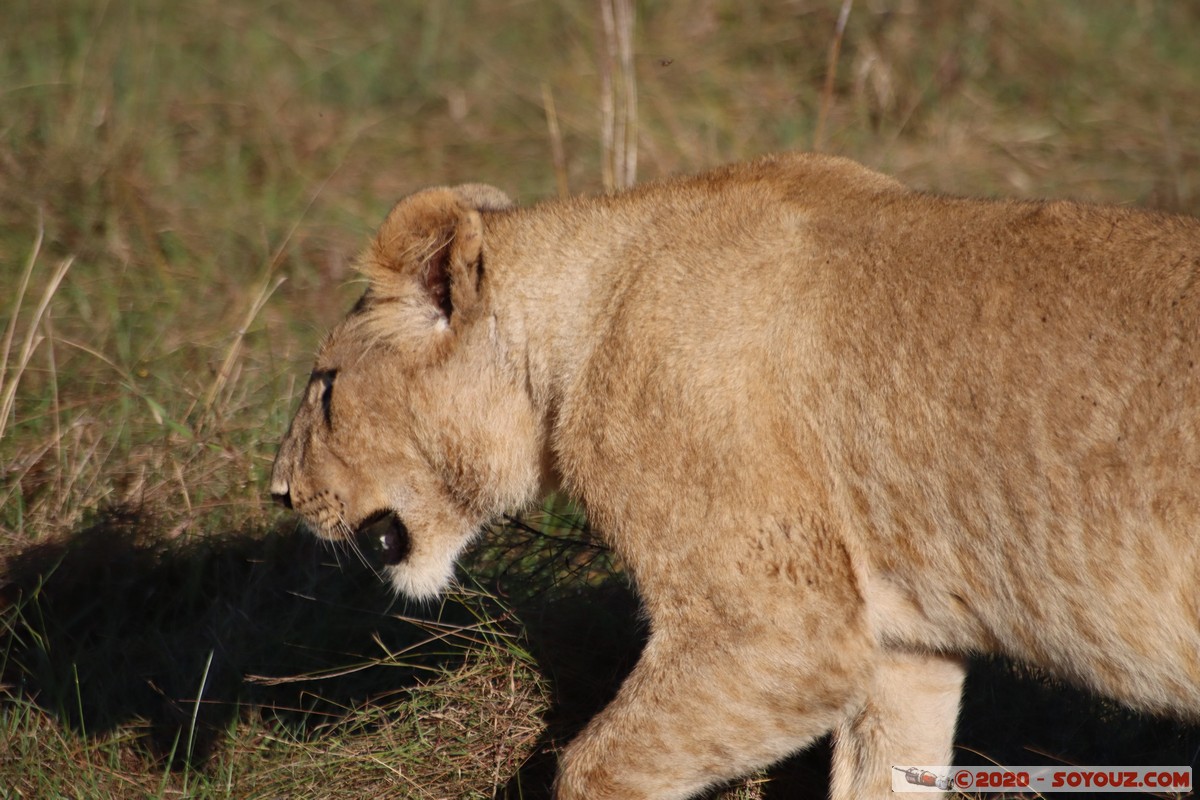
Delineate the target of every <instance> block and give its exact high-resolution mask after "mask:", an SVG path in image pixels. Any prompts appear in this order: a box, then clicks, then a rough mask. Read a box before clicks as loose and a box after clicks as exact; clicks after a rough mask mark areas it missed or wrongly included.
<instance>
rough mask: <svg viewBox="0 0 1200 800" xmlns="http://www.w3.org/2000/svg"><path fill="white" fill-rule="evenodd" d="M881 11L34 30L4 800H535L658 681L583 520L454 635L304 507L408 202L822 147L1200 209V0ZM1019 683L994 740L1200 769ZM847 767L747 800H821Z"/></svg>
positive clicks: (1170, 743)
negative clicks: (306, 414)
mask: <svg viewBox="0 0 1200 800" xmlns="http://www.w3.org/2000/svg"><path fill="white" fill-rule="evenodd" d="M845 7H850V4H848V3H845V2H841V1H840V0H827V1H825V0H811V1H805V0H796V1H795V2H786V3H784V2H780V3H767V4H744V3H735V2H732V0H694V1H693V2H687V3H643V4H630V3H626V2H619V1H618V0H613V1H612V2H605V3H598V4H597V3H592V2H590V1H589V0H560V2H556V3H480V2H468V1H467V0H456V1H455V2H432V1H430V2H416V1H415V0H414V1H413V2H399V3H390V4H378V3H368V2H363V0H351V1H350V2H344V3H339V4H296V3H292V4H275V5H263V4H261V3H253V2H249V0H229V1H228V2H221V3H217V2H201V3H200V4H199V5H197V4H195V3H193V4H173V3H169V2H165V0H131V2H124V3H112V2H102V3H93V2H84V0H50V2H33V0H12V2H8V3H7V4H5V5H4V7H3V9H2V10H0V26H2V27H3V28H4V30H5V33H6V36H5V47H4V48H3V49H0V286H3V287H4V290H5V291H4V292H3V293H2V295H3V296H0V314H3V315H4V316H3V317H0V331H3V339H2V340H0V350H2V354H3V359H2V361H0V557H3V558H4V560H5V567H4V569H5V572H4V577H3V580H0V584H3V593H2V594H0V681H2V682H3V684H4V687H3V693H4V697H5V699H4V700H2V701H0V795H3V796H14V797H44V796H78V795H82V796H113V797H135V796H136V797H144V796H175V795H184V794H186V795H188V796H196V797H206V796H221V797H227V796H236V797H268V796H272V797H273V796H280V795H287V796H310V797H326V796H343V795H351V796H359V795H365V794H368V793H376V794H380V795H385V796H395V795H400V796H409V797H421V798H424V797H459V796H491V795H492V794H493V793H497V794H499V795H503V796H512V797H517V796H530V797H533V796H537V795H538V793H539V791H543V792H544V788H545V784H546V781H547V779H548V778H547V776H548V774H549V770H550V769H551V767H552V756H553V753H554V750H555V747H556V746H557V744H558V743H559V742H560V741H561V740H563V739H564V738H566V737H568V736H569V735H570V733H571V731H572V730H574V729H575V728H577V726H578V725H579V724H580V723H581V722H582V720H584V719H586V718H587V716H588V715H589V714H590V713H592V712H593V711H594V710H595V709H596V708H597V707H599V706H600V705H602V704H603V702H604V701H605V699H606V698H607V697H608V696H609V695H610V694H611V692H612V691H613V689H614V687H615V685H616V682H617V680H618V679H619V676H620V675H621V674H622V673H623V671H624V670H626V669H628V667H629V666H630V664H631V663H632V661H633V659H634V658H635V657H636V653H637V648H638V646H639V634H638V631H637V628H636V624H635V623H633V622H632V620H633V618H634V610H633V607H632V604H631V600H630V597H629V595H628V593H627V592H626V591H625V590H624V589H623V587H622V584H621V581H620V578H619V569H618V568H617V567H616V566H614V565H613V564H611V562H610V559H609V557H608V554H607V553H605V552H604V551H603V549H600V548H596V547H595V546H594V545H592V544H591V543H590V540H589V539H588V538H587V537H586V535H583V534H581V533H580V525H581V523H580V521H579V520H578V519H577V517H576V516H575V515H573V514H571V513H570V512H569V511H567V512H564V511H563V510H561V509H560V510H559V512H560V513H559V514H558V515H556V516H552V517H550V518H548V519H547V520H542V521H539V522H538V525H536V526H535V527H537V528H539V530H541V529H542V528H543V526H542V524H541V523H542V522H544V523H545V530H544V532H532V533H531V532H530V531H529V530H527V529H524V528H522V527H521V526H520V525H515V526H512V527H510V528H509V529H508V530H507V531H505V532H501V533H500V534H498V538H495V539H493V540H492V544H490V545H489V546H487V547H484V548H481V549H480V550H479V551H477V552H476V553H475V554H474V556H473V561H472V563H471V565H469V567H468V573H467V574H469V575H471V576H472V577H473V579H474V581H475V582H476V584H477V585H475V584H473V585H475V588H474V589H472V591H470V592H464V593H463V594H461V595H460V596H457V597H455V598H453V599H452V600H451V601H449V602H448V603H447V605H446V606H445V607H444V608H441V609H425V610H423V611H424V612H425V613H423V614H416V612H417V611H421V610H419V609H400V608H397V607H394V606H393V605H392V604H391V600H390V599H389V598H388V597H387V596H386V595H385V594H384V593H383V592H382V590H381V589H380V588H379V587H378V586H377V585H376V584H375V581H374V576H373V575H372V574H371V573H370V571H369V570H368V569H366V568H365V567H363V566H362V565H359V564H357V563H355V562H353V561H352V560H349V559H348V558H346V557H345V556H344V555H343V554H332V553H327V552H325V551H322V550H319V549H316V548H314V547H313V546H312V545H311V544H307V543H306V540H304V539H303V537H299V536H297V535H296V534H295V533H294V531H293V530H292V529H291V527H289V526H290V525H291V523H290V522H287V521H286V520H285V521H281V520H280V518H279V517H278V516H277V514H276V512H275V511H274V510H273V509H270V508H269V507H267V506H266V504H265V503H264V502H263V487H264V485H265V481H266V475H267V473H268V471H269V468H270V464H271V459H272V457H273V452H274V445H275V442H276V441H277V439H278V436H279V435H280V433H281V432H282V431H283V429H284V427H285V425H286V423H287V417H288V414H289V413H290V411H291V407H292V405H293V402H294V401H293V398H294V397H295V394H296V392H297V390H298V386H297V383H298V380H299V379H302V376H303V375H304V374H305V372H306V370H307V369H308V359H309V355H310V353H311V351H312V349H313V348H314V346H315V343H316V340H317V338H318V336H319V335H320V333H321V332H322V331H323V330H324V329H325V328H326V327H327V326H328V325H329V324H330V323H331V322H332V321H333V320H334V319H336V318H337V316H339V315H340V314H341V313H342V312H343V311H344V309H345V308H346V307H347V306H348V305H349V304H350V303H351V302H352V300H353V299H354V297H355V295H356V293H357V292H358V291H359V287H358V286H356V285H355V284H354V283H353V281H352V275H351V271H350V270H349V269H348V266H347V265H348V264H349V263H350V261H351V260H352V258H353V255H354V253H355V252H356V250H357V249H358V247H359V246H360V244H361V243H362V242H363V240H364V239H365V237H366V236H367V234H368V233H369V231H370V230H371V228H372V227H373V225H374V224H375V223H376V222H377V221H378V220H379V219H380V218H381V217H382V215H383V214H384V212H385V211H386V209H387V208H388V207H389V205H390V204H391V202H393V201H394V200H395V198H396V197H397V196H399V195H401V194H403V193H405V192H407V191H410V190H412V189H415V188H417V187H419V186H423V185H428V184H431V183H443V182H455V181H465V180H485V181H488V182H491V183H494V184H497V185H499V186H502V187H503V188H505V189H506V190H508V191H510V192H511V193H513V194H514V195H516V196H518V197H519V198H520V199H521V200H523V201H531V200H534V199H537V198H539V197H544V196H549V195H551V194H554V193H556V192H562V191H564V190H566V189H567V188H568V187H569V188H570V189H571V190H574V191H592V190H599V189H601V188H603V187H604V186H605V185H609V184H608V183H607V182H606V181H607V180H611V181H612V185H617V184H618V183H619V181H622V180H628V179H630V178H631V177H632V174H633V171H634V170H636V172H637V174H638V175H639V177H640V178H642V179H651V178H654V177H657V176H660V175H663V174H667V173H670V172H676V171H681V170H693V169H699V168H702V167H705V166H708V165H711V164H715V163H718V162H722V161H727V160H731V159H736V158H741V157H745V156H749V155H753V154H756V153H760V152H763V151H768V150H778V149H783V148H793V147H809V146H812V145H813V143H814V141H816V140H819V143H820V146H821V147H822V148H823V149H824V150H826V151H829V152H836V153H841V154H845V155H850V156H853V157H856V158H859V159H860V160H862V161H865V162H866V163H868V164H871V165H874V166H877V167H880V168H882V169H885V170H886V171H889V172H892V173H894V174H896V175H898V176H899V177H901V178H902V179H904V180H906V181H908V182H910V183H911V184H913V185H915V186H918V187H921V188H926V189H931V190H937V191H954V192H969V193H975V194H1004V195H1022V196H1030V195H1047V196H1060V197H1076V198H1081V199H1086V200H1095V201H1107V202H1119V203H1136V204H1140V205H1148V206H1152V207H1157V208H1163V209H1167V210H1174V211H1184V212H1191V213H1200V186H1198V177H1200V140H1198V138H1197V135H1196V132H1197V131H1200V104H1197V103H1196V102H1195V98H1196V97H1200V50H1197V48H1196V47H1195V35H1196V32H1197V31H1200V10H1198V9H1197V7H1195V6H1194V5H1193V4H1189V3H1171V2H1156V1H1155V0H1141V1H1139V2H1124V0H1104V1H1103V2H1096V1H1095V0H1070V1H1067V2H1061V3H1053V4H1048V3H1042V2H1032V0H1028V1H1027V0H981V1H980V2H975V3H969V4H967V3H960V2H956V1H955V0H926V1H924V2H916V1H915V0H905V1H904V2H895V3H883V2H878V1H877V0H860V1H859V2H858V3H855V4H853V6H852V10H851V12H850V14H849V16H848V17H847V18H846V20H845V26H844V29H839V14H840V13H841V11H842V10H843V8H845ZM604 8H607V9H609V10H610V11H611V23H612V25H611V27H610V28H609V29H608V34H607V36H606V35H605V30H604V21H605V20H606V19H608V17H606V16H605V14H604V13H603V9H604ZM629 9H632V10H633V11H634V14H633V17H632V18H631V17H628V16H625V11H626V10H629ZM839 31H840V32H839ZM610 54H611V55H610ZM834 66H836V72H834V71H833V69H832V68H833V67H834ZM606 75H607V76H608V79H607V80H608V83H607V86H608V88H607V89H604V85H605V76H606ZM606 97H608V98H610V100H611V109H612V113H611V115H607V116H606V114H605V112H604V109H605V108H607V107H608V106H606V102H607V101H606V100H605V98H606ZM634 99H636V104H635V103H634V102H633V101H634ZM606 131H607V133H606ZM606 137H607V138H606ZM606 142H607V143H608V144H606ZM606 175H608V176H610V177H609V178H608V179H606V178H605V176H606ZM497 598H502V599H503V601H501V600H498V599H497ZM415 614H416V617H415V618H414V615H415ZM439 615H440V616H439ZM430 618H432V621H431V619H430ZM438 620H441V622H440V623H439V622H438ZM439 624H442V625H446V626H449V627H448V628H445V629H443V628H439V627H438V625H439ZM431 626H432V627H431ZM446 630H449V631H453V632H454V633H453V634H452V635H451V634H446V633H445V631H446ZM435 631H441V632H442V633H443V634H444V635H441V636H440V637H439V636H433V637H432V638H431V635H432V633H433V632H435ZM582 632H586V633H582ZM598 645H599V646H598ZM408 647H415V649H412V650H406V649H405V648H408ZM977 675H983V676H991V675H992V673H988V672H986V671H982V672H978V673H977ZM255 676H257V677H255ZM263 676H268V677H269V678H271V680H264V679H263ZM279 679H289V680H279ZM291 679H296V680H291ZM980 680H983V679H977V682H976V684H975V688H974V693H973V694H972V695H971V696H970V698H974V699H970V698H969V701H968V708H969V709H970V711H969V715H970V717H971V719H967V718H966V717H964V719H965V720H967V724H966V726H965V728H964V738H963V741H964V744H965V745H966V746H969V747H971V748H975V749H979V750H983V751H985V752H988V753H989V754H991V755H994V756H996V757H1003V758H1008V759H1009V760H1010V762H1011V760H1012V759H1011V752H1012V751H1008V750H1004V747H1006V746H1007V745H1005V744H1004V743H1003V742H997V741H996V736H995V735H993V736H992V738H991V739H989V738H988V733H989V731H990V732H992V734H994V733H995V731H996V730H997V728H1003V729H1005V730H1007V729H1009V728H1012V729H1015V730H1018V731H1022V732H1023V733H1022V734H1021V735H1023V736H1024V737H1025V738H1022V739H1021V742H1022V743H1023V744H1027V743H1029V742H1030V741H1039V742H1041V743H1042V744H1040V745H1039V746H1040V747H1042V748H1043V749H1044V750H1046V751H1048V752H1050V753H1052V754H1053V755H1055V756H1061V757H1063V758H1075V759H1076V760H1078V759H1080V758H1085V757H1087V755H1088V754H1089V753H1091V754H1093V755H1095V754H1096V753H1100V754H1101V755H1100V756H1095V757H1110V756H1111V757H1116V756H1117V755H1120V754H1122V753H1124V754H1128V753H1129V752H1130V750H1131V748H1134V747H1135V744H1134V743H1133V742H1132V741H1131V740H1130V739H1129V737H1128V736H1126V735H1125V732H1127V731H1136V732H1138V734H1137V735H1138V736H1140V741H1141V742H1143V744H1142V745H1140V747H1141V749H1140V750H1136V756H1135V757H1137V758H1141V759H1143V760H1148V761H1149V763H1154V760H1155V759H1180V758H1182V759H1184V760H1185V761H1190V762H1193V763H1194V762H1195V754H1194V751H1195V747H1196V737H1195V735H1194V733H1192V732H1189V731H1187V730H1185V729H1175V728H1166V729H1165V730H1164V729H1162V728H1152V729H1150V730H1151V732H1149V733H1148V732H1147V730H1148V729H1147V728H1145V727H1144V726H1143V727H1138V725H1140V723H1134V722H1131V721H1129V720H1128V719H1127V718H1125V717H1122V716H1119V715H1116V712H1115V711H1112V710H1111V709H1107V708H1101V709H1100V710H1098V711H1096V712H1095V713H1093V714H1091V716H1092V717H1093V718H1096V719H1098V721H1096V722H1095V724H1094V726H1093V729H1089V730H1093V731H1094V732H1092V733H1087V734H1086V735H1085V734H1079V733H1078V730H1077V732H1076V735H1075V736H1074V737H1073V738H1072V737H1071V736H1063V737H1062V738H1061V739H1056V738H1054V736H1053V735H1051V733H1050V731H1051V729H1052V728H1053V726H1051V725H1048V724H1045V725H1044V724H1042V723H1041V722H1040V721H1039V722H1038V723H1037V724H1036V725H1033V726H1029V725H1025V726H1022V725H1020V724H1016V725H1013V726H1009V725H1007V724H1006V723H1004V724H1000V725H997V724H995V720H996V719H997V718H998V717H999V718H1000V719H1001V720H1002V721H1003V720H1004V716H1003V715H1004V713H1005V710H1006V709H1010V708H1015V707H1020V706H1022V704H1021V703H1014V702H1012V701H1011V700H1006V701H1004V702H1002V703H1000V704H995V703H993V704H992V705H989V704H988V702H987V700H988V698H989V697H990V695H989V692H988V691H987V687H988V686H990V685H992V684H991V683H990V682H987V681H985V682H982V683H980V682H979V681H980ZM1027 685H1028V684H1019V685H1018V686H1027ZM1012 691H1013V692H1017V693H1019V692H1020V691H1022V690H1021V689H1020V688H1014V689H1013V690H1012ZM1036 696H1037V698H1038V703H1042V704H1045V703H1047V702H1048V701H1047V700H1046V698H1045V697H1043V696H1042V695H1036ZM981 698H982V699H981ZM1081 702H1083V704H1084V705H1086V704H1087V703H1086V701H1081ZM1024 715H1025V716H1024V718H1025V719H1028V718H1031V717H1035V718H1036V712H1034V711H1030V710H1029V709H1026V710H1025V711H1024ZM975 719H978V720H982V722H981V723H978V724H976V723H974V722H972V721H971V720H975ZM989 720H991V722H990V723H989ZM1106 720H1107V721H1106ZM1039 737H1040V738H1039ZM1089 737H1090V738H1092V739H1096V740H1098V742H1087V741H1084V743H1083V744H1082V745H1081V744H1080V741H1081V740H1087V739H1088V738H1089ZM1000 738H1001V739H1002V738H1003V737H1000ZM1097 743H1099V744H1100V745H1104V744H1107V745H1110V746H1112V747H1113V748H1114V749H1113V750H1111V751H1105V750H1104V749H1103V748H1102V747H1101V748H1100V749H1097V747H1096V746H1095V745H1096V744H1097ZM1073 747H1074V748H1077V749H1074V750H1073V749H1072V748H1073ZM1015 752H1016V753H1017V754H1018V756H1020V755H1021V754H1023V753H1026V752H1027V751H1023V750H1020V749H1017V750H1016V751H1015ZM1006 754H1009V755H1006ZM821 757H822V756H821V755H820V752H819V751H818V752H817V753H816V754H815V755H814V756H812V757H810V761H809V762H805V761H803V760H801V761H797V762H794V763H792V764H790V765H788V766H787V767H786V768H785V769H783V770H781V771H775V772H773V773H772V774H771V776H770V780H769V781H768V780H765V779H764V780H759V781H752V782H750V783H747V784H745V785H743V786H741V787H739V788H737V789H734V790H731V793H730V794H729V795H728V796H731V797H732V796H736V797H743V798H751V797H775V798H778V797H790V796H797V795H799V794H802V793H803V791H804V789H803V788H801V787H804V786H806V785H807V784H808V783H811V782H813V781H814V780H815V781H816V782H817V783H818V784H819V780H820V776H822V775H823V766H822V764H821ZM527 758H528V759H529V760H528V761H526V759H527ZM1127 763H1136V762H1129V761H1127Z"/></svg>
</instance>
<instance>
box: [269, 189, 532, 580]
mask: <svg viewBox="0 0 1200 800" xmlns="http://www.w3.org/2000/svg"><path fill="white" fill-rule="evenodd" d="M508 205H510V203H509V200H508V198H507V197H505V196H504V194H503V193H502V192H500V191H499V190H497V189H493V188H491V187H486V186H477V185H471V186H461V187H456V188H453V189H450V188H439V189H429V190H426V191H423V192H420V193H418V194H415V195H412V196H410V197H408V198H406V199H404V200H402V201H401V202H400V203H399V204H397V206H396V207H395V208H394V209H393V210H392V211H391V213H390V214H389V215H388V217H387V219H386V220H385V221H384V223H383V225H382V226H381V227H380V229H379V232H378V234H377V235H376V237H375V239H374V241H373V242H372V243H371V245H370V246H369V247H368V248H367V251H366V252H365V253H364V254H363V256H362V258H361V262H360V266H361V269H362V271H363V272H364V273H365V275H366V276H367V278H368V281H369V286H368V289H367V291H366V293H365V294H364V295H363V297H362V299H361V300H360V301H359V302H358V304H357V305H356V306H355V307H354V309H353V310H352V311H351V312H350V313H349V315H348V316H347V317H346V318H345V319H344V320H343V321H342V322H341V323H340V324H338V325H337V327H335V328H334V329H333V330H332V331H331V332H330V333H329V335H328V336H327V337H326V339H325V341H324V343H323V344H322V345H321V347H320V350H319V351H318V353H317V359H316V365H315V367H314V368H313V372H312V377H311V378H310V379H309V383H308V388H307V389H306V390H305V393H304V398H303V400H302V401H301V403H300V408H299V410H298V411H297V412H296V416H295V418H294V419H293V420H292V424H291V427H290V428H289V430H288V433H287V435H286V436H285V437H284V439H283V442H282V443H281V445H280V447H279V455H278V456H277V457H276V460H275V467H274V471H273V473H272V476H271V493H272V494H273V495H274V496H275V497H276V498H277V499H278V500H279V501H280V502H282V503H283V504H284V505H286V506H288V507H290V508H294V509H295V510H296V511H297V512H298V513H299V514H300V515H301V516H302V517H303V518H304V520H305V521H306V522H307V524H308V525H309V526H310V527H311V528H312V530H313V531H314V532H315V533H316V534H317V535H319V536H322V537H324V538H327V539H334V540H344V539H349V538H353V537H357V536H359V535H363V534H365V535H368V536H371V537H372V538H374V539H375V540H376V541H377V542H378V543H380V544H381V545H382V555H383V561H384V564H385V567H386V569H387V571H388V573H389V574H390V576H391V578H392V582H393V584H394V585H395V587H396V588H397V589H398V590H399V591H401V592H402V593H404V594H406V595H408V596H411V597H415V598H428V597H432V596H434V595H436V594H437V593H438V592H439V591H441V590H442V589H444V588H445V587H446V585H447V584H448V582H449V581H450V579H451V576H452V573H453V565H454V559H455V557H456V556H457V555H458V554H459V552H461V550H462V549H463V547H464V546H465V545H466V544H467V542H468V541H469V540H470V538H471V537H472V535H473V534H474V533H475V532H476V531H478V530H479V529H480V528H481V527H482V526H483V525H484V524H485V523H486V522H487V521H488V520H490V519H491V518H493V517H495V516H496V515H498V514H500V513H501V512H503V511H505V510H506V509H509V508H513V507H516V506H519V505H522V504H524V503H527V502H529V501H530V500H531V499H532V498H533V497H534V495H535V494H536V492H537V489H538V486H539V484H540V479H541V478H540V471H541V470H540V465H541V464H542V463H543V460H542V441H541V436H540V433H539V425H538V422H537V418H536V414H535V410H534V407H533V404H532V401H531V399H530V398H529V396H528V393H527V392H526V391H525V384H524V381H523V379H522V378H521V376H520V374H519V369H518V368H517V366H516V365H515V363H514V361H513V359H511V358H510V355H509V353H508V352H507V350H506V347H505V345H504V344H503V342H502V341H501V340H500V337H499V336H498V335H497V332H496V325H495V318H494V316H493V314H492V313H491V311H490V309H489V304H490V303H491V302H492V299H491V297H490V296H489V291H488V278H487V273H486V270H485V260H486V248H485V246H484V240H483V220H482V216H481V212H483V213H487V212H491V211H498V210H501V209H503V208H505V207H507V206H508Z"/></svg>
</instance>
